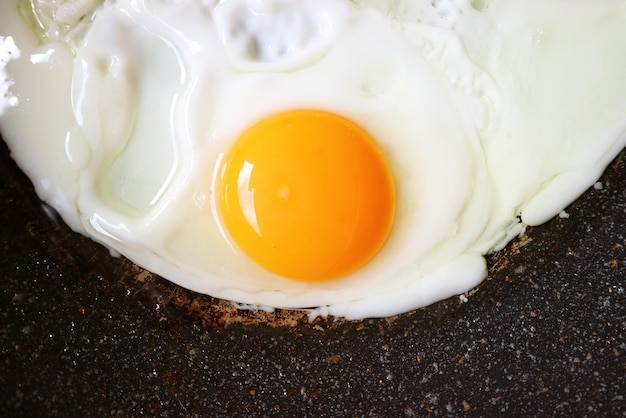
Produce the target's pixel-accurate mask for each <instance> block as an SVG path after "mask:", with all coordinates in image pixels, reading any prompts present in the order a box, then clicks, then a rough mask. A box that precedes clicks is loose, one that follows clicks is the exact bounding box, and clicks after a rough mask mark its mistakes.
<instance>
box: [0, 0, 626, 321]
mask: <svg viewBox="0 0 626 418" xmlns="http://www.w3.org/2000/svg"><path fill="white" fill-rule="evenodd" d="M519 3H520V2H516V1H515V0H491V1H489V0H482V1H477V0H471V1H470V0H437V1H421V0H414V1H410V0H406V1H389V0H354V1H348V0H301V1H297V2H294V1H290V0H222V1H211V0H204V1H200V0H67V1H52V0H7V1H4V2H3V3H2V4H1V5H0V12H1V13H0V35H1V36H2V37H3V38H2V43H1V44H2V48H1V50H2V51H3V53H4V57H3V60H2V62H3V64H2V66H3V67H5V69H4V70H5V71H6V76H5V77H4V79H5V80H4V82H3V87H2V91H6V93H5V96H6V99H4V100H3V101H2V102H1V103H2V108H3V113H4V114H3V116H2V117H1V118H0V128H1V130H2V135H3V138H4V139H5V141H6V142H7V143H8V145H9V147H10V149H11V152H12V155H13V157H14V158H15V160H16V161H17V162H18V164H19V165H20V167H21V168H22V169H23V170H24V171H25V172H26V173H27V174H28V176H29V177H30V178H31V180H32V181H33V183H34V185H35V189H36V191H37V193H38V195H39V197H40V198H41V199H42V200H44V201H45V202H47V203H48V204H50V205H51V206H52V207H54V208H55V209H56V210H57V211H58V212H59V213H60V215H61V216H62V218H63V219H64V220H65V222H67V224H68V225H70V227H72V228H73V229H74V230H75V231H77V232H80V233H82V234H85V235H87V236H89V237H91V238H92V239H94V240H95V241H97V242H100V243H102V244H103V245H105V246H107V247H108V248H110V249H111V251H112V253H113V254H116V255H117V254H121V255H123V256H125V257H127V258H129V259H130V260H132V261H133V262H135V263H137V264H138V265H140V266H142V267H144V268H146V269H148V270H150V271H152V272H154V273H157V274H159V275H161V276H163V277H165V278H167V279H168V280H171V281H173V282H175V283H177V284H179V285H181V286H184V287H186V288H188V289H191V290H194V291H197V292H201V293H206V294H210V295H212V296H215V297H219V298H223V299H227V300H231V301H233V302H235V303H238V304H239V306H242V307H260V308H264V309H272V308H287V309H309V310H310V312H311V315H312V316H315V315H336V316H344V317H346V318H348V319H357V318H364V317H381V316H388V315H393V314H398V313H402V312H406V311H409V310H412V309H415V308H419V307H422V306H425V305H428V304H430V303H433V302H435V301H438V300H441V299H444V298H446V297H449V296H452V295H458V294H461V293H463V292H466V291H468V290H470V289H471V288H473V287H474V286H476V285H477V284H479V283H480V282H481V281H482V280H483V279H484V278H485V277H486V274H487V269H486V264H485V260H484V257H483V256H484V254H486V253H488V252H490V251H495V250H498V249H501V248H502V247H503V246H505V245H506V243H508V242H509V241H510V240H511V239H513V238H514V237H516V236H517V235H519V234H520V233H522V232H523V231H524V228H525V226H526V225H537V224H540V223H543V222H545V221H547V220H549V219H550V218H551V217H553V216H555V215H557V214H558V213H559V212H561V211H562V210H563V209H564V208H565V207H566V206H567V205H568V204H569V203H571V202H572V201H573V200H574V199H575V198H576V197H577V196H579V195H580V194H581V193H583V192H584V191H585V190H586V189H587V188H588V187H590V186H591V185H592V184H593V183H594V182H595V181H597V179H598V177H599V176H600V174H601V173H602V171H603V170H604V168H605V167H606V166H607V164H608V163H609V162H610V161H611V160H612V159H613V158H614V157H615V156H616V155H617V153H618V152H619V151H620V150H621V149H623V148H624V146H625V144H626V80H625V76H626V55H625V54H624V53H623V51H625V50H626V4H624V2H623V1H621V0H598V1H594V2H582V1H563V0H548V1H545V0H541V1H540V0H530V1H527V2H524V4H519ZM0 113H2V112H0Z"/></svg>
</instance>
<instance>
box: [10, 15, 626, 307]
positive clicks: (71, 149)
mask: <svg viewBox="0 0 626 418" xmlns="http://www.w3.org/2000/svg"><path fill="white" fill-rule="evenodd" d="M3 7H4V6H3ZM2 16H3V17H0V24H1V26H0V30H1V31H2V32H4V31H5V30H6V33H10V34H11V35H13V36H14V37H15V38H16V39H17V40H18V44H19V46H20V48H21V49H22V50H24V51H31V53H30V54H24V55H29V56H30V57H31V60H32V57H35V56H39V57H40V58H39V59H40V60H41V62H40V67H37V69H36V68H30V69H29V70H27V71H26V72H25V73H22V72H21V69H20V74H19V75H18V74H17V73H16V74H15V75H14V76H13V77H12V78H14V79H16V81H17V82H18V83H19V80H20V79H22V80H29V81H28V82H32V81H33V80H45V79H46V77H47V78H48V79H49V78H50V75H52V76H54V77H55V79H56V80H57V81H58V83H54V85H50V84H52V83H43V82H42V83H40V84H41V86H37V87H39V88H42V89H44V91H46V90H47V91H48V92H49V93H54V94H58V96H57V97H66V98H68V99H69V97H68V93H67V92H68V91H69V85H70V82H69V80H68V76H67V74H63V73H62V72H57V71H56V70H57V69H58V67H57V64H58V63H59V62H60V61H64V60H70V59H71V54H70V52H69V51H68V49H67V48H66V47H64V46H63V45H61V44H58V45H56V44H52V45H48V46H46V47H45V48H43V49H38V48H36V47H35V43H34V39H32V36H30V35H29V33H28V32H26V31H24V30H23V28H22V29H19V28H18V27H17V26H19V25H13V24H12V23H11V22H12V21H13V22H18V23H19V18H18V17H17V16H12V17H11V16H10V13H9V12H5V11H4V10H3V13H2ZM4 16H6V17H7V18H4ZM614 19H615V20H613V23H612V24H613V25H616V26H612V27H611V26H609V29H606V30H605V31H604V32H602V33H603V34H604V35H603V36H604V37H605V40H606V41H608V42H609V44H610V43H611V42H615V41H616V40H615V39H612V38H611V34H612V33H618V34H621V35H623V31H622V32H620V30H619V28H618V27H617V25H618V24H619V23H623V22H624V20H623V19H624V13H623V11H620V13H618V14H617V16H616V17H615V18H614ZM620 19H621V20H620ZM590 30H591V29H590ZM520 31H521V32H517V33H515V34H511V35H510V36H511V37H513V36H514V35H515V36H517V35H519V34H520V33H523V31H522V30H520ZM594 33H595V32H594ZM617 41H618V42H619V41H622V42H623V39H622V38H619V39H617ZM620 45H622V46H623V43H622V44H620ZM468 50H470V55H471V48H469V47H468ZM617 50H619V49H617ZM621 50H624V49H621ZM613 51H615V50H613ZM547 52H550V51H549V49H548V51H547ZM583 52H584V51H583ZM588 52H589V51H588ZM583 56H584V54H583ZM59 60H60V61H59ZM53 64H54V65H53ZM617 64H618V65H617V67H616V68H618V69H619V68H624V67H623V64H624V61H623V60H622V61H618V62H617ZM493 65H494V68H495V65H496V64H495V63H493ZM32 67H36V66H32ZM590 67H591V64H590V65H588V66H587V70H590V69H591V68H590ZM9 70H10V65H9ZM495 72H497V71H495ZM582 74H583V75H585V74H587V73H585V72H584V71H583V72H582ZM536 77H537V76H535V78H534V80H535V79H536ZM540 81H542V80H540ZM544 82H545V81H544ZM540 84H541V83H540ZM566 87H567V86H566ZM611 87H612V86H611ZM615 87H616V88H615V91H616V94H621V95H622V96H621V97H624V90H623V87H622V86H619V85H617V86H615ZM604 88H607V86H604ZM15 90H16V91H18V90H19V89H17V88H16V89H15ZM529 90H530V89H529ZM532 90H535V89H532ZM537 90H540V89H537ZM564 91H565V92H566V93H568V92H569V90H567V89H564ZM508 93H513V92H508ZM581 93H582V94H583V95H585V94H587V95H588V94H590V93H591V92H589V91H587V90H583V91H582V92H581V91H580V90H576V89H574V90H573V91H572V92H571V93H568V94H567V95H566V96H567V97H568V98H570V99H576V98H577V97H579V96H578V95H579V94H581ZM48 97H53V96H48ZM18 98H19V96H18ZM530 99H532V97H531V98H529V100H530ZM40 100H41V101H40ZM574 101H575V100H574ZM63 104H64V101H63V100H59V101H55V102H54V103H51V102H50V101H46V100H45V95H44V99H38V103H32V101H30V102H29V103H28V104H24V103H23V102H22V103H21V104H20V106H19V107H16V108H13V109H9V110H8V114H10V115H11V118H14V120H17V121H18V122H15V125H14V123H13V122H11V123H7V122H5V120H6V119H7V118H5V119H3V120H2V129H3V135H4V137H5V139H6V140H7V142H9V144H10V147H11V149H12V152H13V155H14V156H15V158H16V160H17V161H18V163H19V164H20V166H21V167H22V168H23V169H24V171H25V172H27V174H28V175H29V177H30V178H31V179H34V182H35V186H36V189H37V193H38V194H39V195H40V197H41V198H42V199H43V200H46V201H48V202H49V203H50V204H51V205H52V206H53V207H55V208H56V209H57V210H59V212H60V213H61V215H62V216H63V218H64V220H66V222H68V224H69V225H70V226H71V227H72V228H74V229H75V230H78V231H79V232H83V233H84V232H85V231H84V229H83V227H82V224H83V223H84V222H86V221H87V220H86V219H85V217H84V215H81V214H80V213H78V211H76V210H75V209H73V207H72V205H74V204H75V202H76V198H77V193H78V190H77V189H76V187H75V186H74V185H73V183H72V181H74V183H75V182H76V176H77V170H80V168H81V167H80V166H82V165H83V164H85V161H87V160H89V150H88V149H87V147H81V145H76V144H81V143H83V141H86V140H85V139H83V138H80V136H81V132H76V131H75V130H73V129H71V125H72V124H73V121H72V120H71V118H70V119H68V120H58V121H57V123H56V124H54V125H53V126H42V127H41V128H40V129H39V131H38V134H39V135H40V136H41V137H46V138H51V139H52V138H54V135H51V133H55V132H56V133H57V134H58V136H57V138H59V140H58V141H56V140H52V141H50V142H46V143H45V144H41V145H38V146H37V147H33V146H32V144H25V143H24V141H22V140H20V139H18V137H19V136H20V134H19V133H18V132H17V131H16V129H15V128H13V126H17V124H19V123H20V122H19V120H20V119H21V120H22V122H21V123H28V122H27V121H28V119H29V117H30V115H29V112H33V111H40V112H43V113H44V114H45V112H46V107H48V106H59V105H63ZM623 106H624V102H623V101H621V102H619V101H617V105H616V106H615V108H614V109H608V113H610V114H613V118H610V119H609V121H611V122H612V123H611V124H610V125H611V127H610V128H607V130H606V132H601V135H598V137H599V138H602V139H603V140H602V141H601V142H603V144H602V145H603V146H604V147H599V150H598V151H597V152H596V153H595V155H593V157H592V158H591V162H590V163H587V165H585V166H584V168H583V169H582V170H581V169H579V170H578V171H580V174H576V170H573V173H574V174H571V175H570V174H569V172H568V171H563V173H556V174H554V175H553V177H548V179H546V180H545V181H544V182H542V186H541V187H540V188H539V192H537V191H536V190H535V191H534V192H533V189H532V188H531V189H528V188H522V190H521V192H520V195H523V196H522V198H526V199H528V198H529V196H528V195H529V194H530V195H532V194H533V193H534V195H535V196H536V197H535V198H534V199H533V198H531V200H530V202H529V203H527V204H526V205H525V207H523V208H522V207H520V206H517V205H519V201H520V200H523V199H522V198H520V197H519V196H514V197H511V196H508V198H504V199H497V200H498V202H504V203H502V205H503V206H506V205H510V207H506V210H507V212H508V213H510V214H511V216H507V219H509V220H508V221H502V220H501V219H500V220H499V221H498V222H494V223H492V224H490V225H489V226H487V227H485V233H484V234H483V235H484V237H488V236H491V238H490V239H482V240H481V241H480V243H477V244H475V247H476V248H477V249H478V251H477V252H476V253H475V254H471V251H469V250H468V251H469V253H470V254H469V255H467V256H461V257H459V258H458V261H457V262H453V261H452V264H449V266H451V267H448V268H444V269H443V270H440V271H439V273H441V272H446V270H447V271H448V272H447V273H446V274H450V275H451V276H448V281H447V282H446V286H442V285H441V281H440V279H441V277H440V276H441V275H440V274H437V273H433V274H431V275H429V276H428V277H426V278H425V279H424V281H423V282H422V281H417V282H416V284H415V286H418V284H417V283H430V284H429V285H426V286H425V287H424V288H422V289H415V290H414V291H413V290H411V291H408V292H406V293H405V291H406V289H401V290H398V291H395V292H394V291H393V290H392V291H391V292H390V293H389V294H388V295H385V296H380V297H376V296H375V297H373V298H374V299H375V300H372V297H364V298H362V299H361V300H359V301H358V302H356V303H354V302H348V301H346V302H338V303H335V304H333V305H331V306H330V307H329V309H328V312H329V313H331V314H334V315H344V316H348V317H354V318H356V317H359V316H360V315H362V316H384V315H389V314H393V313H399V312H402V311H406V310H409V309H411V308H412V307H417V306H423V305H425V304H428V303H431V302H434V301H436V300H439V299H441V298H445V297H446V296H450V295H453V294H457V293H460V292H462V291H464V290H463V289H465V290H468V289H469V288H471V287H472V286H474V285H475V284H476V283H477V282H479V281H480V280H482V278H483V277H484V275H485V274H486V272H485V268H484V261H483V260H482V257H481V256H480V254H481V253H483V252H486V251H488V250H489V249H490V248H491V247H492V246H494V245H496V242H499V241H502V239H503V237H506V238H510V236H509V235H510V233H509V231H515V232H517V231H519V229H518V226H517V225H518V223H517V222H515V221H512V220H511V219H512V218H513V219H514V217H515V216H516V215H517V214H519V213H520V212H521V213H522V215H523V216H524V219H525V220H527V218H528V220H527V222H529V223H535V222H537V223H538V222H542V221H543V220H545V219H546V218H549V217H551V216H554V214H556V213H558V212H559V211H560V210H561V209H562V208H563V207H564V206H565V205H566V204H567V203H569V201H571V199H573V198H575V196H577V195H578V194H579V193H580V192H581V191H583V190H584V189H585V188H586V187H588V186H590V185H591V184H593V182H595V181H596V179H597V177H598V176H599V174H600V172H601V171H602V169H603V168H604V166H605V165H606V164H608V162H609V161H610V160H611V159H612V158H613V157H614V156H615V155H616V154H617V153H618V152H619V150H620V149H622V148H623V146H624V123H623V119H624V117H623V115H624V107H623ZM67 110H70V109H67ZM508 110H517V109H515V108H513V109H508ZM19 113H21V114H22V115H21V116H15V115H16V114H19ZM68 114H71V112H68ZM537 114H539V112H537ZM536 117H540V115H537V116H536ZM560 117H561V119H560V120H561V121H562V120H563V119H564V118H566V117H567V114H566V115H561V116H560ZM531 119H532V118H531ZM557 120H559V119H558V118H557ZM526 122H529V121H525V120H519V121H514V123H513V124H512V126H516V125H518V126H520V132H525V128H524V127H523V126H522V125H523V124H524V123H526ZM530 122H532V120H531V121H530ZM561 123H562V122H561ZM68 126H69V127H70V128H69V131H68ZM34 129H38V128H36V127H35V128H34ZM591 129H592V131H593V129H596V130H601V129H600V128H599V127H592V128H591ZM68 132H69V133H68ZM507 134H510V133H507ZM74 136H77V137H79V139H78V140H74V139H73V137H74ZM61 139H62V140H61ZM546 140H547V138H546V135H541V133H539V139H537V143H538V144H539V145H541V141H546ZM581 141H582V140H581ZM496 142H497V141H496ZM607 144H608V145H607ZM489 146H492V147H493V148H492V150H495V149H499V150H500V151H499V152H498V153H496V152H495V151H493V152H492V151H490V149H489ZM33 148H36V149H33ZM501 150H505V152H504V154H502V153H501ZM518 151H519V149H518V148H517V147H516V143H515V142H514V141H511V142H509V143H504V142H500V143H496V144H488V146H487V147H486V154H487V159H489V156H490V155H496V154H499V155H506V154H507V153H509V155H510V154H514V153H516V152H518ZM557 154H558V153H557ZM583 154H584V155H583ZM26 155H28V156H26ZM575 156H576V158H575V161H578V160H583V161H588V158H589V157H587V156H586V152H585V151H579V153H578V154H576V155H575ZM50 158H60V159H62V160H64V161H65V160H67V161H68V162H69V163H70V164H68V166H67V167H65V168H63V169H62V170H61V171H60V172H58V173H57V174H56V177H55V178H50V171H49V170H48V168H47V167H46V163H45V162H46V161H47V160H48V159H50ZM564 159H565V158H564ZM26 160H32V161H36V163H35V164H31V163H30V162H29V161H26ZM529 161H531V162H532V158H531V157H528V158H520V164H519V166H516V167H517V169H518V170H519V169H520V167H524V165H526V167H525V168H526V169H528V167H529V166H530V167H536V166H534V165H532V164H530V165H529ZM489 162H490V164H492V166H493V165H498V162H496V161H489ZM501 164H502V165H506V164H508V162H507V161H504V162H502V163H501ZM560 169H561V170H563V169H562V168H560ZM507 171H508V172H513V171H514V170H513V169H511V170H507ZM538 171H541V170H538ZM519 172H520V171H518V173H519ZM521 172H524V170H521ZM584 173H588V174H586V175H585V174H584ZM518 175H519V174H516V173H511V174H509V175H508V178H505V179H501V180H500V182H501V183H502V184H505V183H508V184H507V185H506V186H508V188H510V184H517V181H516V177H517V176H518ZM505 177H506V176H505ZM36 179H40V180H36ZM551 179H564V180H559V181H554V180H551ZM511 180H513V181H511ZM559 183H560V184H561V185H563V184H565V185H568V186H572V188H571V189H569V190H567V191H566V193H564V191H563V190H562V189H560V187H562V186H560V187H559V188H557V187H556V186H552V187H550V186H551V185H552V184H554V185H558V184H559ZM533 187H534V186H533ZM498 190H499V191H500V192H501V193H504V190H507V187H505V186H502V187H499V188H498ZM546 196H549V197H546ZM546 204H547V206H546ZM533 205H534V206H533ZM557 207H558V209H556V208H557ZM79 219H80V221H77V220H79ZM507 223H508V226H507ZM503 224H504V225H503ZM484 237H483V238H484ZM506 238H505V239H506ZM101 240H103V241H106V238H101ZM109 244H110V245H111V243H109ZM133 259H134V260H135V261H137V262H138V263H139V264H141V265H143V266H144V267H147V268H149V269H154V271H157V272H159V271H163V270H164V269H166V267H164V266H161V265H160V262H159V261H157V263H156V264H155V265H154V267H151V266H150V265H151V262H150V261H149V260H141V257H137V258H134V257H133ZM409 270H410V268H409ZM461 272H471V273H468V277H463V274H461ZM441 274H443V273H441ZM446 274H444V276H443V277H445V276H446ZM452 277H457V278H458V281H455V280H454V279H452V280H453V281H452V282H450V280H451V278H452ZM181 280H182V283H181V284H183V285H184V286H186V287H189V288H192V289H195V290H198V284H197V283H195V280H196V279H195V277H194V276H193V275H191V276H190V277H189V278H188V279H181ZM448 285H450V287H448ZM412 287H414V286H412ZM212 290H215V289H212ZM218 290H219V289H218ZM209 293H211V292H209ZM394 293H396V294H397V293H401V295H398V297H399V298H400V301H401V302H398V299H394V298H395V296H394ZM219 296H221V297H225V298H227V299H232V300H238V301H242V302H246V303H251V304H264V303H263V300H265V296H266V295H264V294H261V295H257V294H255V295H250V294H248V293H245V292H243V293H242V292H239V291H237V290H225V291H224V292H223V293H222V294H220V295H219ZM272 298H274V301H275V302H277V303H275V304H274V303H273V305H274V306H276V307H306V306H312V305H311V304H310V299H308V298H307V297H306V295H304V296H302V297H296V298H295V299H294V298H292V297H291V296H290V295H278V294H276V292H271V296H269V297H268V299H272ZM387 298H392V299H393V300H394V301H395V302H393V303H391V307H389V306H388V305H386V304H382V303H381V302H382V301H383V300H384V299H387ZM377 301H378V302H377ZM298 303H301V304H298ZM394 306H395V307H394ZM351 312H352V313H351Z"/></svg>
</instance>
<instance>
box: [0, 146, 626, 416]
mask: <svg viewBox="0 0 626 418" xmlns="http://www.w3.org/2000/svg"><path fill="white" fill-rule="evenodd" d="M0 145H1V148H0V173H1V176H2V183H1V185H0V201H1V205H2V206H1V209H0V225H2V226H1V228H0V245H1V248H2V257H0V274H1V279H0V416H3V417H34V416H38V417H39V416H63V417H74V416H76V417H78V416H80V417H83V416H96V417H102V416H124V417H130V416H160V417H180V416H203V417H208V416H247V417H252V416H258V417H262V416H289V417H295V416H311V417H313V416H329V417H335V416H348V417H352V416H355V417H356V416H374V417H377V416H380V417H412V416H455V417H456V416H501V415H508V416H626V400H625V399H624V397H625V396H626V294H625V291H624V288H625V287H626V157H624V154H621V155H620V156H619V157H618V158H617V159H616V161H614V162H613V163H612V164H611V165H610V166H609V168H608V169H607V172H606V173H605V175H604V176H603V178H602V179H601V180H602V183H603V186H604V187H603V188H602V189H600V190H596V189H594V188H591V189H590V190H589V191H588V192H587V193H586V194H585V195H584V196H583V197H582V198H581V199H580V200H578V201H577V202H576V203H575V204H573V205H572V206H571V207H569V208H567V212H568V213H569V218H563V219H562V218H555V219H554V220H552V221H551V222H549V223H548V224H546V225H544V226H541V227H537V228H531V229H529V230H528V231H527V235H526V236H525V237H523V238H522V239H520V240H518V241H516V242H514V243H513V244H512V245H509V247H507V249H506V250H504V251H502V252H500V253H498V254H495V255H493V256H491V257H490V258H489V265H490V271H491V274H490V278H489V280H488V281H486V282H485V283H483V284H482V285H481V286H480V287H479V288H478V289H476V290H475V291H473V292H471V294H470V295H469V297H468V301H467V302H465V303H464V302H462V301H461V300H460V299H459V298H456V297H455V298H451V299H449V300H446V301H443V302H440V303H438V304H435V305H433V306H431V307H428V308H425V309H421V310H417V311H414V312H410V313H407V314H404V315H399V316H396V317H392V318H385V319H373V320H365V321H358V322H347V321H342V320H336V319H332V318H327V319H323V318H319V319H317V320H316V321H314V322H313V323H308V322H307V320H306V315H304V314H301V313H294V312H284V311H281V312H276V313H273V314H268V313H259V312H238V311H236V310H234V309H233V308H232V307H231V306H230V305H229V304H228V303H225V302H222V301H218V300H215V299H212V298H210V297H208V296H203V295H198V294H194V293H193V292H189V291H186V290H184V289H181V288H179V287H177V286H175V285H172V284H170V283H169V282H167V281H165V280H163V279H161V278H159V277H156V276H154V275H152V274H150V273H147V272H145V271H143V270H141V269H139V268H137V267H135V266H133V265H132V264H131V263H130V262H128V261H126V260H124V259H123V258H113V257H110V256H109V254H108V251H107V250H105V249H104V248H102V247H100V246H99V245H97V244H95V243H93V242H92V241H90V240H89V239H87V238H85V237H82V236H80V235H77V234H74V233H72V232H71V231H70V230H69V229H68V228H67V227H66V226H64V225H63V224H62V223H59V222H58V221H56V220H55V219H54V215H53V214H52V216H49V215H48V214H47V211H46V208H45V207H44V206H42V204H41V203H40V201H39V200H38V199H37V197H36V195H35V194H34V192H33V190H32V186H31V185H30V182H29V181H28V179H27V178H26V177H25V176H24V175H23V174H22V173H21V172H20V170H19V169H18V168H17V167H16V166H15V164H14V163H13V162H12V160H11V159H10V157H9V153H8V151H7V149H6V147H5V146H4V143H0Z"/></svg>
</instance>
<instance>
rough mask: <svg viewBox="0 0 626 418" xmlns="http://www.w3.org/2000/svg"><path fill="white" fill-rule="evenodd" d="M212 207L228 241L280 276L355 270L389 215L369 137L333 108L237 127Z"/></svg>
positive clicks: (389, 192) (386, 185)
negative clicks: (237, 134) (239, 130)
mask: <svg viewBox="0 0 626 418" xmlns="http://www.w3.org/2000/svg"><path fill="white" fill-rule="evenodd" d="M218 207H219V211H220V214H221V218H222V221H223V223H224V225H225V227H226V229H227V231H228V233H229V234H230V236H231V238H232V239H233V240H234V242H235V243H236V244H237V245H238V246H239V247H240V248H241V249H242V250H243V251H244V252H245V253H246V254H247V255H248V256H249V257H250V258H252V259H253V260H254V261H255V262H257V263H258V264H259V265H261V266H262V267H264V268H265V269H267V270H269V271H271V272H274V273H276V274H278V275H280V276H283V277H286V278H290V279H296V280H301V281H320V280H326V279H331V278H336V277H339V276H342V275H346V274H348V273H350V272H353V271H355V270H356V269H358V268H359V267H362V266H363V265H364V264H366V263H367V262H368V261H369V260H370V259H371V258H372V257H374V255H375V254H376V253H377V252H378V251H379V250H380V248H381V247H382V245H383V244H384V242H385V240H386V239H387V236H388V234H389V231H390V229H391V224H392V222H393V217H394V209H395V188H394V184H393V178H392V175H391V171H390V169H389V167H388V165H387V162H386V161H385V159H384V157H383V155H382V153H381V151H380V149H379V148H378V146H377V145H376V143H375V142H374V140H373V139H372V138H371V137H370V136H369V135H368V134H367V132H365V131H364V130H363V129H362V128H361V127H359V126H358V125H357V124H355V123H354V122H352V121H350V120H348V119H346V118H344V117H342V116H339V115H337V114H334V113H328V112H324V111H317V110H294V111H288V112H284V113H279V114H275V115H273V116H270V117H268V118H266V119H264V120H262V121H260V122H258V123H257V124H255V125H253V126H252V127H250V128H249V129H247V130H246V131H245V132H244V133H243V135H242V136H241V137H240V138H239V139H238V140H237V141H236V142H235V144H234V146H233V147H232V149H231V150H230V151H229V153H228V154H227V155H226V157H225V160H224V165H223V166H222V168H221V174H220V178H219V184H218Z"/></svg>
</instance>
